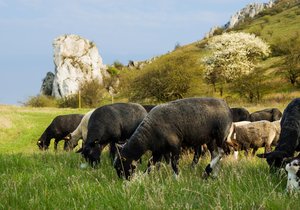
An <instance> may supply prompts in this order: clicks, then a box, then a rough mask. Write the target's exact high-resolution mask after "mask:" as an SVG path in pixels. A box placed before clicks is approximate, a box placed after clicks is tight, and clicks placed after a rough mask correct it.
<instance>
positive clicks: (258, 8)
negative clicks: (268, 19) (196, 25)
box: [205, 0, 274, 38]
mask: <svg viewBox="0 0 300 210" xmlns="http://www.w3.org/2000/svg"><path fill="white" fill-rule="evenodd" d="M273 6H274V0H270V1H269V2H268V3H252V4H248V5H247V6H246V7H245V8H243V9H241V10H239V11H238V12H237V13H235V14H234V15H232V16H231V18H230V20H229V22H227V23H226V24H225V25H224V26H223V27H218V26H214V27H212V28H211V29H210V31H209V32H208V33H206V34H205V38H209V37H212V36H213V35H214V33H215V31H216V30H218V29H220V28H221V29H223V30H227V29H231V28H233V27H235V26H236V25H238V24H239V23H241V22H243V21H244V20H245V19H246V18H253V17H255V16H256V15H257V14H259V13H260V12H262V11H263V10H265V9H267V8H271V7H273Z"/></svg>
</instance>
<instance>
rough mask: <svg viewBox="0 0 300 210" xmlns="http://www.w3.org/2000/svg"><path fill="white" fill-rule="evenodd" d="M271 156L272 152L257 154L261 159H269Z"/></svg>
mask: <svg viewBox="0 0 300 210" xmlns="http://www.w3.org/2000/svg"><path fill="white" fill-rule="evenodd" d="M270 154H271V152H269V153H263V154H257V155H256V156H257V157H259V158H267V157H268V156H269V155H270Z"/></svg>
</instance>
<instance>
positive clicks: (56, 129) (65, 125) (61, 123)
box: [37, 114, 83, 150]
mask: <svg viewBox="0 0 300 210" xmlns="http://www.w3.org/2000/svg"><path fill="white" fill-rule="evenodd" d="M82 118H83V115H82V114H68V115H59V116H56V117H55V118H54V119H53V121H52V122H51V123H50V125H49V126H48V127H47V128H46V130H45V131H44V132H43V134H42V135H41V137H40V138H39V139H38V141H37V145H38V147H39V148H40V149H41V150H46V149H48V147H49V145H50V141H51V139H53V138H54V139H55V141H54V149H55V150H57V144H58V142H59V141H60V140H63V139H64V138H65V137H66V136H67V135H68V134H69V133H71V132H72V131H74V130H75V129H76V128H77V126H78V125H79V123H80V121H81V119H82ZM64 149H66V142H65V145H64Z"/></svg>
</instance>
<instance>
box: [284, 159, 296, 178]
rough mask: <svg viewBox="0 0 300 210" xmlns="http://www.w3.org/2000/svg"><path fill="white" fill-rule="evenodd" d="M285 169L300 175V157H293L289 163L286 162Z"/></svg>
mask: <svg viewBox="0 0 300 210" xmlns="http://www.w3.org/2000/svg"><path fill="white" fill-rule="evenodd" d="M285 170H286V171H287V172H288V173H291V174H295V175H297V176H298V177H300V159H299V158H295V159H292V160H291V161H290V162H289V163H287V164H286V166H285Z"/></svg>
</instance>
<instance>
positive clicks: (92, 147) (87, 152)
mask: <svg viewBox="0 0 300 210" xmlns="http://www.w3.org/2000/svg"><path fill="white" fill-rule="evenodd" d="M103 147H104V146H101V145H100V144H99V141H97V140H96V141H93V142H89V143H87V144H85V145H84V147H83V148H82V150H81V151H80V152H81V154H82V156H83V157H84V159H85V160H86V161H87V162H88V163H89V164H90V165H91V166H93V167H95V166H96V165H97V164H98V163H100V155H101V151H102V149H103ZM78 152H79V151H78Z"/></svg>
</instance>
